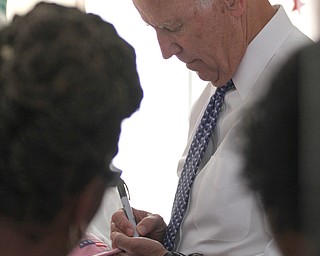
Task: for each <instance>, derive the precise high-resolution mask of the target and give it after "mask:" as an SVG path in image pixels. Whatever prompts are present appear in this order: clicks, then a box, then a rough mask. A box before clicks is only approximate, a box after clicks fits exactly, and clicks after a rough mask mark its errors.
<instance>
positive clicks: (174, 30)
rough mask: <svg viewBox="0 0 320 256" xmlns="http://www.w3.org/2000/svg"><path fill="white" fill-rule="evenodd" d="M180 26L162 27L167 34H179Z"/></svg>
mask: <svg viewBox="0 0 320 256" xmlns="http://www.w3.org/2000/svg"><path fill="white" fill-rule="evenodd" d="M181 28H182V26H178V27H164V29H165V30H167V31H169V32H179V31H180V30H181Z"/></svg>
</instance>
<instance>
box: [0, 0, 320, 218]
mask: <svg viewBox="0 0 320 256" xmlns="http://www.w3.org/2000/svg"><path fill="white" fill-rule="evenodd" d="M37 2H40V1H37V0H19V1H18V0H7V1H5V0H0V3H1V5H0V7H1V9H0V11H1V15H0V21H1V22H4V21H5V20H6V22H10V21H11V20H12V18H13V17H14V15H15V14H23V13H25V12H26V11H28V10H29V9H30V8H32V7H33V5H34V4H36V3H37ZM47 2H56V3H60V4H65V5H68V6H77V7H78V8H80V9H81V10H83V11H85V12H89V13H95V14H97V15H99V16H101V17H102V18H103V19H104V20H106V21H109V22H111V23H113V24H114V26H115V28H116V29H117V31H118V33H119V34H120V35H121V36H122V37H123V38H124V39H125V40H127V41H128V42H129V43H130V44H131V45H132V46H133V47H134V48H135V50H136V54H137V69H138V72H139V76H140V80H141V85H142V87H143V90H144V99H143V101H142V104H141V108H140V110H139V111H138V112H137V113H135V114H134V115H133V116H132V117H131V118H130V119H127V120H125V121H124V123H123V127H122V133H121V138H120V142H119V153H118V155H117V156H116V158H115V160H114V162H115V164H116V166H118V167H119V168H120V169H122V170H123V175H122V177H123V178H124V180H125V181H126V183H127V185H128V187H129V190H130V195H131V204H132V206H133V207H135V208H138V209H145V210H148V211H150V212H153V213H159V214H160V215H162V216H163V217H164V219H165V220H166V221H168V220H169V218H170V212H171V205H172V201H173V197H174V194H175V189H176V184H177V181H178V179H177V175H176V167H177V163H178V161H179V159H180V156H181V154H182V152H183V150H184V146H185V142H186V139H187V132H188V130H187V129H188V116H189V111H190V108H191V106H192V104H193V102H194V101H195V99H196V98H197V97H198V95H199V94H200V92H201V91H202V90H203V89H204V87H205V85H206V84H207V83H206V82H204V81H201V80H200V79H199V78H198V77H197V75H196V74H195V73H192V72H190V71H188V70H187V69H186V68H185V66H184V64H183V63H181V62H179V61H178V60H177V59H176V58H172V59H169V60H163V59H162V56H161V52H160V49H159V47H158V43H157V39H156V35H155V32H154V31H153V29H152V28H151V27H149V26H147V25H146V24H145V23H144V22H143V21H142V20H141V18H140V16H139V13H138V12H137V11H136V9H135V7H134V6H133V4H132V1H131V0H103V1H102V0H56V1H54V0H52V1H47ZM270 2H271V3H272V4H282V5H283V6H284V8H285V10H286V11H287V13H288V15H289V17H290V18H291V20H292V22H293V23H294V24H295V25H296V26H297V27H298V28H300V30H302V31H303V32H304V33H305V34H307V35H308V36H309V37H310V38H312V39H313V40H318V38H319V32H320V29H319V27H318V26H317V24H319V23H320V22H319V13H320V12H319V11H317V10H319V6H318V5H319V3H318V2H319V0H270ZM88 61H90V60H88Z"/></svg>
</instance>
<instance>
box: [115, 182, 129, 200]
mask: <svg viewBox="0 0 320 256" xmlns="http://www.w3.org/2000/svg"><path fill="white" fill-rule="evenodd" d="M117 188H118V192H119V194H120V197H124V196H126V197H128V199H129V200H130V192H129V189H128V186H127V184H126V183H125V181H124V180H123V179H121V178H120V179H119V181H118V184H117Z"/></svg>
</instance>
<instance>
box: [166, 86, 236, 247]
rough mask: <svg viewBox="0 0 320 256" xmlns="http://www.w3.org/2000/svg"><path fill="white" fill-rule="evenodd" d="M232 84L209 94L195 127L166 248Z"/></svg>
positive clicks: (172, 240) (179, 185)
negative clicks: (208, 99)
mask: <svg viewBox="0 0 320 256" xmlns="http://www.w3.org/2000/svg"><path fill="white" fill-rule="evenodd" d="M233 86H234V84H233V81H232V80H230V81H229V82H227V83H226V84H225V85H224V86H222V87H220V88H217V89H216V91H215V93H214V94H213V95H212V96H211V98H210V101H209V103H208V105H207V108H206V110H205V111H204V113H203V116H202V118H201V121H200V124H199V126H198V127H197V130H196V132H195V135H194V137H193V140H192V142H191V144H190V148H189V151H188V154H187V157H186V160H185V163H184V166H183V169H182V172H181V177H180V179H179V183H178V187H177V191H176V195H175V199H174V203H173V208H172V214H171V220H170V223H169V225H168V228H167V230H166V235H165V239H164V246H165V247H166V248H167V249H168V250H172V249H173V247H174V240H175V238H176V234H177V232H178V230H179V228H180V225H181V222H182V219H183V216H184V213H185V211H186V209H187V205H188V201H189V194H190V190H191V186H192V184H193V181H194V179H195V176H196V174H197V172H198V168H199V165H200V162H201V160H202V157H203V155H204V153H205V150H206V148H207V146H208V143H209V139H210V137H211V135H212V133H213V129H214V127H215V125H216V123H217V119H218V117H219V112H220V111H221V107H222V104H223V101H224V96H225V94H226V93H227V91H229V90H230V89H231V88H232V87H233Z"/></svg>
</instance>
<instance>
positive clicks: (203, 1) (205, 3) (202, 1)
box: [196, 0, 215, 10]
mask: <svg viewBox="0 0 320 256" xmlns="http://www.w3.org/2000/svg"><path fill="white" fill-rule="evenodd" d="M214 1H215V0H196V2H197V4H198V6H199V9H202V10H204V9H206V8H208V7H209V6H211V5H212V4H213V2H214Z"/></svg>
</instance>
